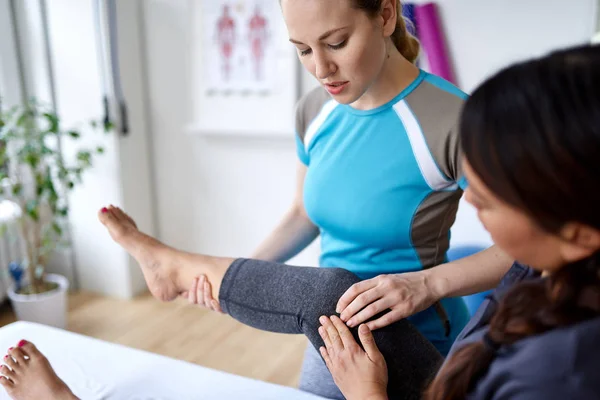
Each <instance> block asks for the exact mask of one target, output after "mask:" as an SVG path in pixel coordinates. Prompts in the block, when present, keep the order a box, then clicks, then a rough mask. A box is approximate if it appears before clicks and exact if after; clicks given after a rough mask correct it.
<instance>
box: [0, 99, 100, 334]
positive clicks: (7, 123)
mask: <svg viewBox="0 0 600 400" xmlns="http://www.w3.org/2000/svg"><path fill="white" fill-rule="evenodd" d="M87 130H96V131H98V130H100V131H102V132H105V133H108V132H110V131H111V130H112V126H111V124H110V123H108V122H106V123H99V122H97V121H90V123H89V126H87V127H84V128H83V129H63V127H62V126H61V123H60V119H59V116H58V115H57V114H56V113H55V112H53V111H52V110H51V109H50V108H49V107H46V106H45V105H43V104H41V103H39V102H37V101H35V100H30V101H28V102H26V103H25V104H23V105H19V106H15V107H13V108H11V109H9V110H7V111H4V112H0V195H1V196H2V198H3V202H4V203H5V205H6V204H12V206H13V209H14V210H15V212H14V213H13V216H12V218H5V219H4V220H3V221H1V222H0V224H1V225H0V233H2V234H3V235H6V234H7V233H9V234H11V236H12V238H11V240H13V241H16V243H17V245H18V246H20V247H21V248H22V251H21V253H22V254H23V256H24V257H23V259H22V260H13V261H16V264H17V267H16V268H17V269H18V268H21V271H20V272H21V273H22V274H21V275H22V277H23V279H22V280H20V279H17V280H15V282H14V284H13V285H12V287H10V288H9V289H8V297H9V298H10V300H11V302H12V304H13V307H14V309H15V312H16V314H17V318H19V319H21V320H29V321H35V322H41V323H46V324H50V325H55V326H59V327H64V326H65V324H66V305H67V290H68V281H67V279H66V278H65V277H62V276H60V275H55V274H48V273H46V266H47V262H48V258H49V257H50V256H51V255H52V254H53V253H54V252H55V251H56V249H57V248H58V247H59V246H62V245H65V244H66V243H65V235H64V233H65V227H66V224H67V216H68V214H69V206H68V202H67V194H68V192H69V191H70V190H72V189H73V188H75V186H76V185H77V184H78V183H80V182H81V179H82V175H83V173H84V172H85V171H86V170H87V169H89V168H90V167H91V166H92V161H93V159H94V156H95V155H98V154H102V153H103V152H104V149H103V147H101V146H97V147H95V148H93V149H87V148H81V149H79V150H78V151H77V156H76V157H75V159H74V160H73V161H72V162H71V163H66V162H65V161H64V160H63V155H62V154H61V151H60V148H59V145H58V144H59V143H60V142H62V143H63V144H64V143H65V142H66V141H67V140H77V139H79V138H81V136H82V134H83V133H84V132H85V131H87ZM14 265H15V263H13V267H14ZM1 267H2V268H7V266H5V265H2V266H1ZM13 272H15V271H13ZM18 275H19V273H15V274H14V275H13V277H17V278H18Z"/></svg>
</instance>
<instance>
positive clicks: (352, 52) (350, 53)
mask: <svg viewBox="0 0 600 400" xmlns="http://www.w3.org/2000/svg"><path fill="white" fill-rule="evenodd" d="M281 8H282V11H283V17H284V19H285V23H286V25H287V28H288V33H289V37H290V41H291V42H292V43H294V45H295V46H296V48H297V50H298V56H299V58H300V61H301V62H302V65H304V67H305V68H306V69H307V70H308V71H309V72H310V73H311V74H312V75H313V76H314V77H315V78H316V79H317V80H318V81H319V83H321V85H323V87H324V88H325V89H327V91H328V92H329V93H330V94H331V95H332V96H333V98H334V99H335V100H336V101H337V102H339V103H342V104H350V103H353V102H355V101H356V100H358V99H359V98H360V97H361V96H362V95H363V94H364V93H365V92H366V91H367V89H369V87H370V86H371V85H372V84H373V82H375V81H376V80H377V77H378V76H379V74H380V72H381V70H382V68H383V63H384V61H385V58H386V56H387V53H386V40H385V37H384V33H383V29H382V24H383V19H382V18H369V16H368V15H367V14H366V13H365V12H364V11H362V10H358V9H355V8H353V7H352V6H351V3H350V0H282V1H281Z"/></svg>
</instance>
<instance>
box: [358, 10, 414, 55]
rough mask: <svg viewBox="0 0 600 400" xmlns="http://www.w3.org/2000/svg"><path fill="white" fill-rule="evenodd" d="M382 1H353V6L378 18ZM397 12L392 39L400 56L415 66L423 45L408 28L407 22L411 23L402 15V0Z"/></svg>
mask: <svg viewBox="0 0 600 400" xmlns="http://www.w3.org/2000/svg"><path fill="white" fill-rule="evenodd" d="M382 1H383V0H352V4H353V5H354V7H356V8H358V9H359V10H363V11H365V12H366V13H367V14H368V15H370V16H372V17H376V16H377V15H380V13H381V3H382ZM396 10H397V13H398V15H397V18H396V29H395V30H394V33H392V37H391V39H392V42H393V43H394V46H396V48H397V49H398V51H399V52H400V54H402V56H403V57H404V58H406V59H407V60H408V61H410V62H411V63H413V64H414V63H415V62H416V61H417V58H419V52H420V51H421V45H420V44H419V41H418V40H417V38H416V37H414V36H413V35H411V34H410V32H409V31H408V29H407V27H406V24H407V22H408V23H410V21H406V20H405V19H404V15H402V2H401V1H400V0H396Z"/></svg>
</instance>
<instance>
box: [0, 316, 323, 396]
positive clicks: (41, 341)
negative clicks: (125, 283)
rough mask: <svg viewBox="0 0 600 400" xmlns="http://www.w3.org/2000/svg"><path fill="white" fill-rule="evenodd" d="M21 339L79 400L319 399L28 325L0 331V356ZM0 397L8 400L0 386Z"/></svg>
mask: <svg viewBox="0 0 600 400" xmlns="http://www.w3.org/2000/svg"><path fill="white" fill-rule="evenodd" d="M21 339H25V340H29V341H31V342H33V343H35V344H36V345H37V346H38V348H39V349H40V351H42V352H43V353H44V354H45V355H46V357H48V360H50V363H51V364H52V366H53V367H54V369H55V370H56V372H57V374H58V376H59V377H61V379H63V380H64V381H65V382H66V383H67V384H68V385H69V387H71V389H72V390H73V392H74V393H75V394H76V395H77V396H78V397H79V398H81V399H83V400H100V399H110V400H187V399H189V400H200V399H202V400H213V399H214V400H217V399H218V400H223V399H261V400H318V399H320V397H317V396H313V395H310V394H307V393H304V392H301V391H299V390H296V389H292V388H289V387H284V386H279V385H274V384H271V383H266V382H261V381H257V380H253V379H249V378H244V377H241V376H237V375H232V374H228V373H225V372H220V371H215V370H212V369H209V368H205V367H201V366H198V365H195V364H191V363H188V362H184V361H179V360H175V359H172V358H168V357H164V356H159V355H156V354H152V353H148V352H145V351H140V350H135V349H132V348H129V347H125V346H121V345H117V344H112V343H108V342H104V341H101V340H98V339H93V338H90V337H86V336H82V335H78V334H75V333H71V332H67V331H63V330H60V329H56V328H52V327H48V326H45V325H39V324H34V323H30V322H15V323H13V324H10V325H6V326H4V327H2V328H0V349H2V350H0V351H3V352H4V353H2V356H3V355H4V354H5V352H6V350H7V349H8V348H9V347H11V346H14V345H15V343H17V342H18V341H19V340H21ZM2 346H4V347H3V348H2ZM0 399H9V397H8V395H7V394H6V393H5V391H4V390H3V389H2V388H1V387H0Z"/></svg>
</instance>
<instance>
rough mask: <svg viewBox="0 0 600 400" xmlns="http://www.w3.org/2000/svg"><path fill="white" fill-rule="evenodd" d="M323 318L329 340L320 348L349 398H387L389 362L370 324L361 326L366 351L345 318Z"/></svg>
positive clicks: (324, 335) (323, 333) (321, 331)
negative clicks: (377, 342)
mask: <svg viewBox="0 0 600 400" xmlns="http://www.w3.org/2000/svg"><path fill="white" fill-rule="evenodd" d="M319 321H320V322H321V324H322V326H321V327H319V334H320V335H321V338H323V342H325V347H321V348H320V349H319V350H320V352H321V355H322V356H323V359H324V360H325V364H327V368H329V371H331V375H332V376H333V380H334V381H335V383H336V385H337V386H338V387H339V388H340V390H341V391H342V393H343V394H344V396H345V397H346V398H347V399H348V400H354V399H361V400H364V399H370V400H376V399H377V400H380V399H387V384H388V373H387V365H386V363H385V359H384V358H383V355H382V354H381V352H380V351H379V349H378V348H377V345H376V344H375V340H374V339H373V335H372V334H371V331H370V330H369V328H368V327H367V325H361V326H360V327H359V329H358V335H359V338H360V341H361V343H362V345H363V347H364V348H365V350H366V351H363V349H361V348H360V346H359V345H358V343H356V340H354V337H353V336H352V333H351V332H350V330H349V329H348V327H347V326H346V324H344V322H342V320H341V319H339V318H338V317H336V316H333V317H331V319H329V318H327V317H321V318H320V319H319Z"/></svg>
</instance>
